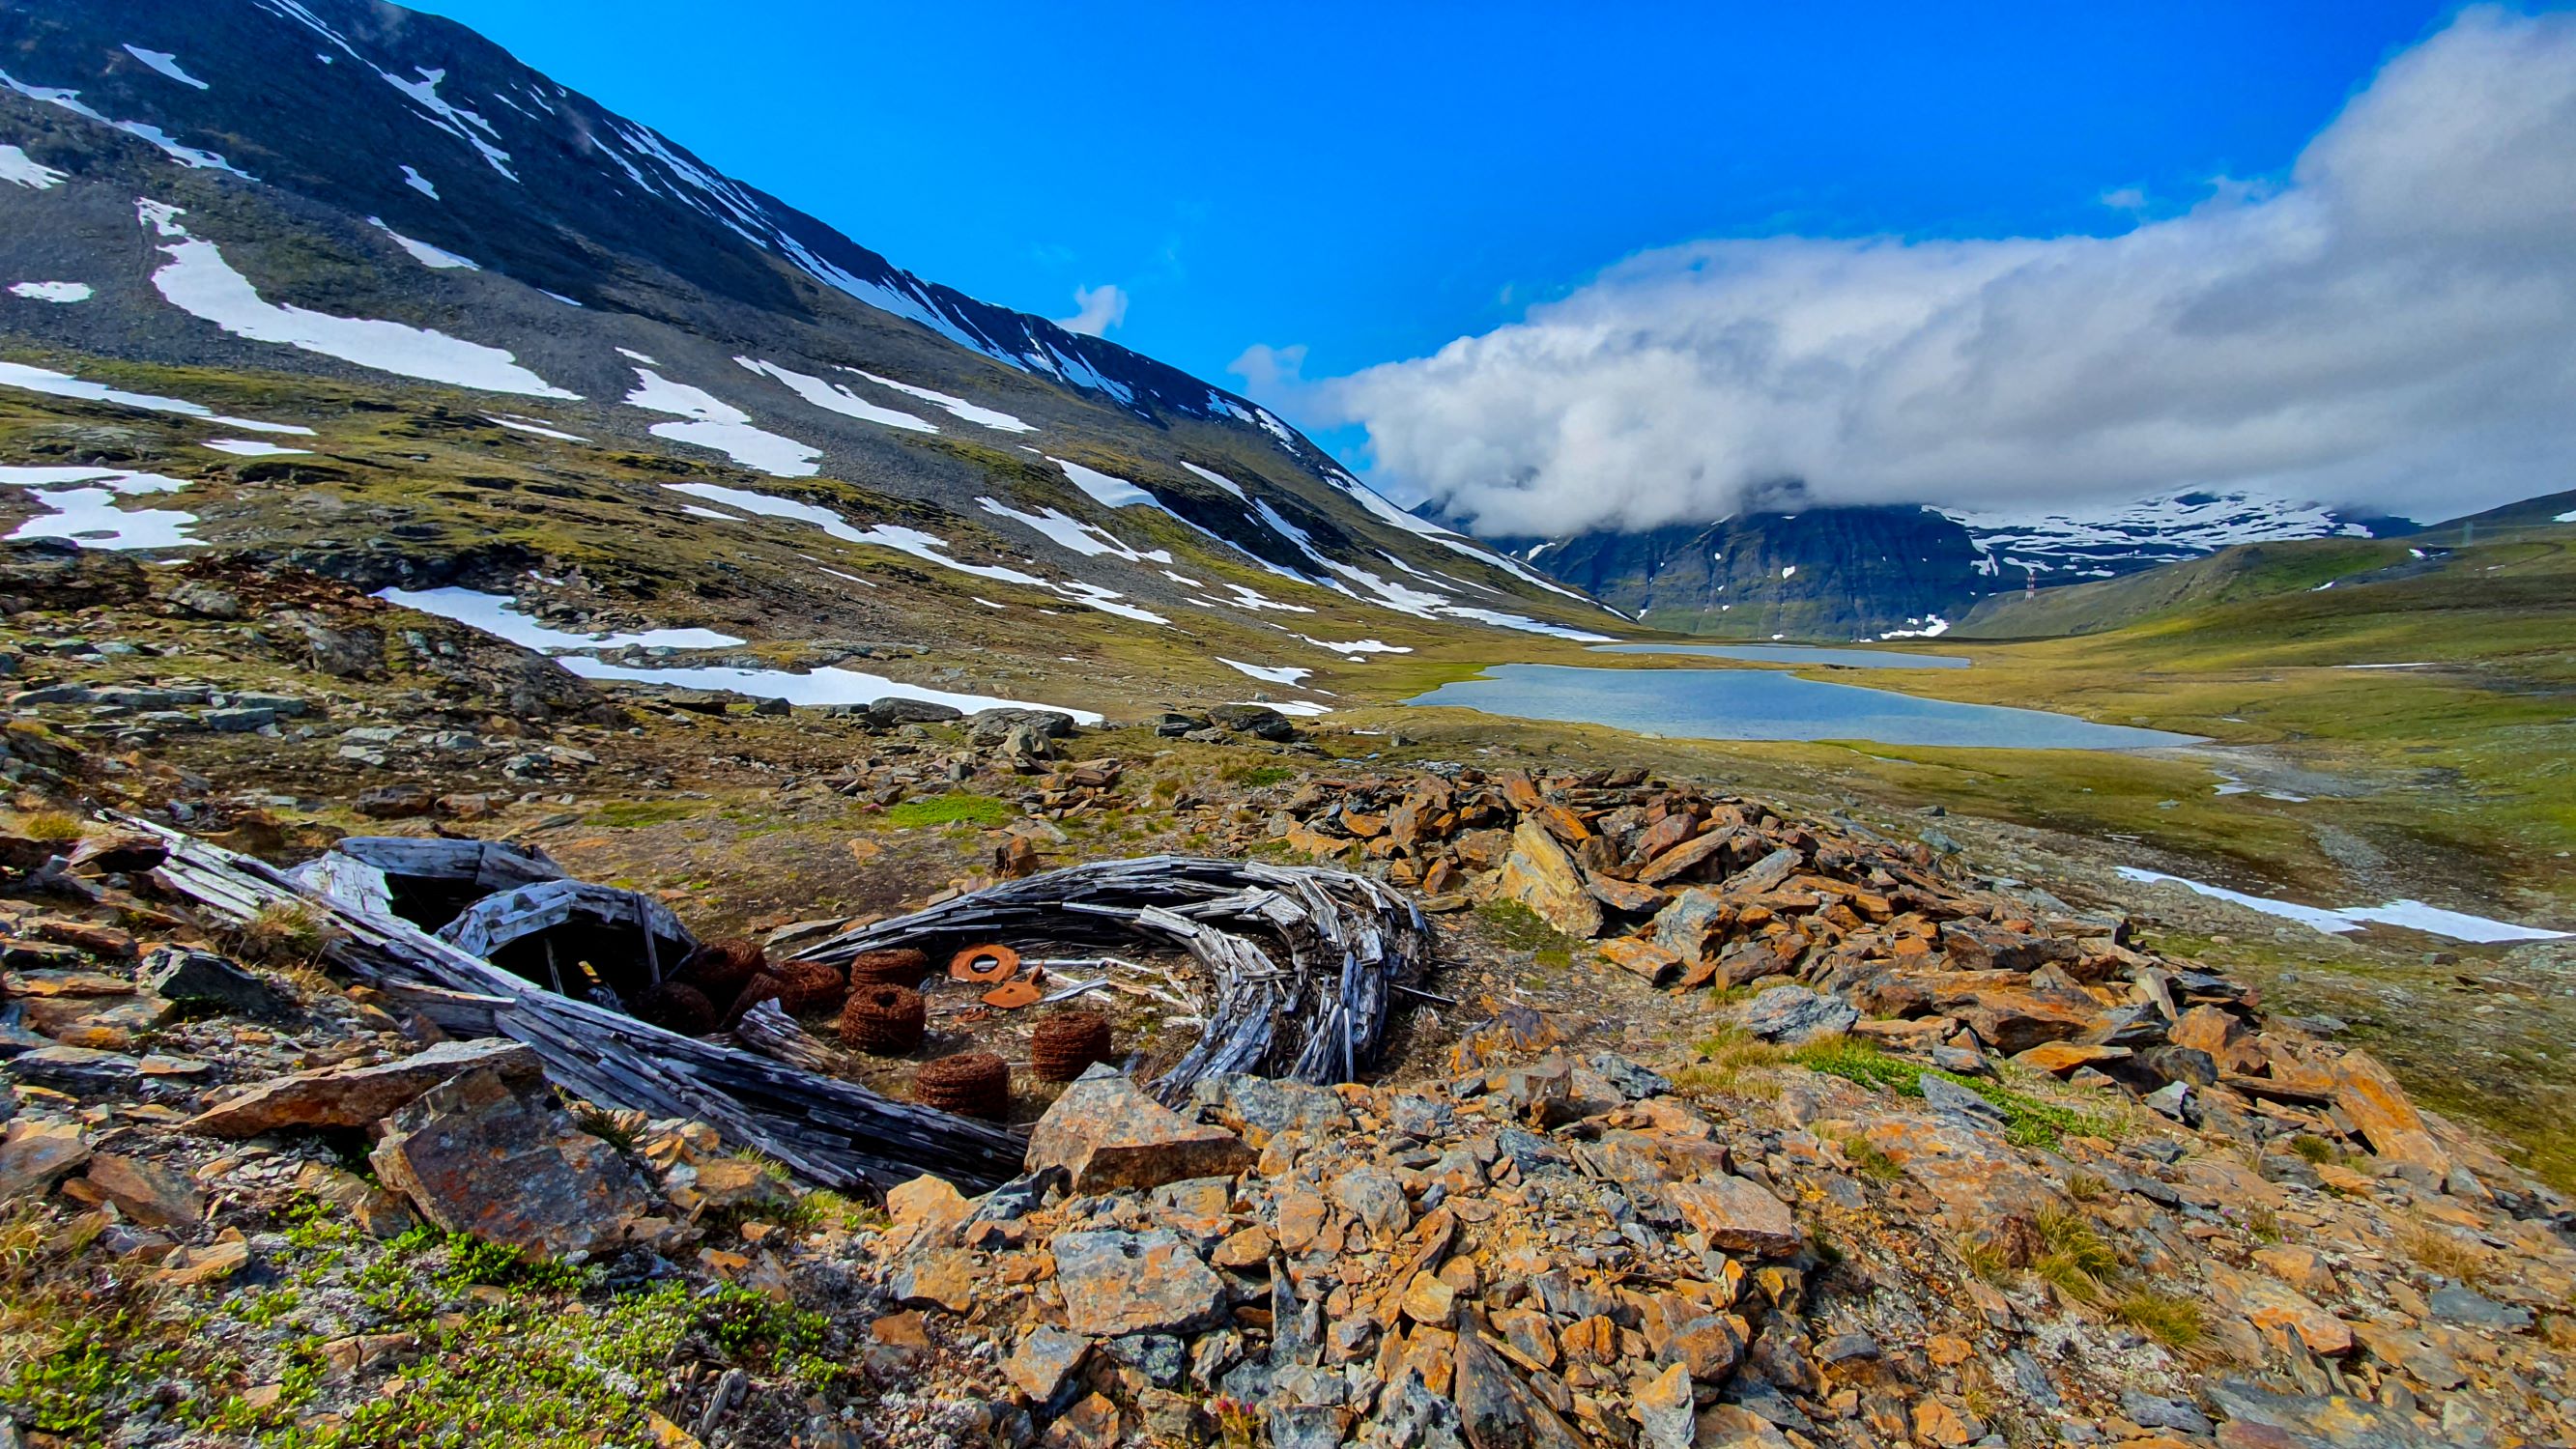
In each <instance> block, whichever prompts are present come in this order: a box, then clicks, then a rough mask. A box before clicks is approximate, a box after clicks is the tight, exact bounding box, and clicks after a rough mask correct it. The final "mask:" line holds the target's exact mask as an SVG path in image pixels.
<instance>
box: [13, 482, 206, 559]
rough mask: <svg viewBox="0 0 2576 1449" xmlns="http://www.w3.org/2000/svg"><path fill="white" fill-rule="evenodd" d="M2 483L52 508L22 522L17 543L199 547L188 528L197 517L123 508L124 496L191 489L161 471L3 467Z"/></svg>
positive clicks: (169, 510) (173, 511) (15, 534)
mask: <svg viewBox="0 0 2576 1449" xmlns="http://www.w3.org/2000/svg"><path fill="white" fill-rule="evenodd" d="M0 484H5V485H7V486H9V487H13V488H23V489H25V490H27V498H28V501H30V502H32V503H35V504H37V505H39V506H40V507H43V508H45V509H47V510H49V511H48V512H46V513H43V514H39V515H38V516H36V517H34V518H30V519H28V520H27V521H26V522H24V523H21V524H19V525H18V527H17V528H16V529H15V530H14V531H12V532H11V533H10V535H9V536H10V537H11V538H13V539H23V538H65V539H69V540H71V541H72V542H73V543H76V544H78V545H79V546H81V547H82V548H100V549H131V548H194V547H196V546H197V540H195V539H193V538H190V537H188V525H190V524H192V523H195V522H196V521H197V515H195V514H193V513H183V512H181V511H179V510H178V509H175V508H137V509H123V508H119V507H117V506H116V500H117V499H119V498H131V497H136V496H139V495H142V494H150V493H176V492H178V491H179V490H180V489H182V488H185V487H187V486H188V485H187V484H186V483H184V482H182V481H181V480H179V479H176V478H165V477H163V476H161V475H160V474H158V473H126V472H120V471H118V470H116V469H113V468H0Z"/></svg>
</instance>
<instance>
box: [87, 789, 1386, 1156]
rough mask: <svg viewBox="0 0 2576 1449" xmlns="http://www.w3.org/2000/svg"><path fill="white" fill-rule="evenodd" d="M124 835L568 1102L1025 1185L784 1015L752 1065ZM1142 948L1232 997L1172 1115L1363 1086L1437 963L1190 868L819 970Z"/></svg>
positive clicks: (875, 939) (1293, 891)
mask: <svg viewBox="0 0 2576 1449" xmlns="http://www.w3.org/2000/svg"><path fill="white" fill-rule="evenodd" d="M119 823H121V824H125V825H129V826H131V827H133V828H136V829H140V830H146V831H149V832H151V833H152V834H154V835H156V836H159V837H160V838H162V839H163V840H166V841H167V842H168V843H169V846H170V857H169V859H168V860H167V861H166V862H164V863H163V864H162V866H161V867H160V868H159V869H158V870H157V871H155V872H154V879H155V880H156V881H157V882H158V883H159V884H160V885H161V886H162V887H163V888H164V889H165V890H167V891H168V892H170V893H171V894H173V895H175V896H178V897H181V898H184V899H186V900H189V901H192V902H194V903H196V904H197V905H198V906H200V907H202V908H204V909H205V910H206V911H207V912H208V913H210V914H211V915H212V916H213V917H215V918H216V919H217V921H218V922H220V923H222V924H228V925H234V926H238V925H240V924H242V923H244V922H247V921H248V920H250V918H252V917H253V916H255V915H257V914H258V913H259V912H260V910H261V909H262V908H264V907H268V906H272V905H275V904H278V903H281V902H294V903H299V904H301V905H304V906H306V907H308V908H310V909H312V910H315V911H317V912H318V913H320V914H322V915H323V916H325V917H326V918H327V919H328V922H329V925H330V927H331V931H330V944H329V945H328V946H327V947H326V948H325V950H324V956H325V958H326V959H327V960H328V961H329V962H330V963H331V964H333V965H335V966H337V967H339V968H340V969H341V970H344V971H346V972H347V973H349V974H350V975H351V976H353V977H355V978H357V979H358V980H360V981H362V982H365V983H367V984H369V985H372V986H375V987H377V988H379V989H381V990H383V991H384V992H385V993H386V994H387V995H388V996H389V997H391V998H393V999H394V1000H395V1001H396V1002H397V1003H399V1004H400V1005H402V1006H404V1007H406V1008H407V1009H410V1010H413V1011H417V1012H419V1013H420V1014H421V1015H422V1016H424V1017H425V1018H427V1019H428V1020H430V1021H432V1022H434V1023H436V1024H437V1026H438V1027H439V1028H440V1029H441V1030H442V1031H445V1032H448V1033H449V1034H451V1035H455V1036H468V1037H470V1036H492V1035H500V1036H508V1037H511V1038H514V1039H516V1040H519V1041H523V1042H526V1043H527V1044H528V1045H529V1046H530V1047H532V1048H534V1049H535V1051H536V1052H537V1054H538V1056H539V1057H540V1058H542V1059H543V1060H544V1062H545V1065H546V1071H547V1075H548V1076H549V1077H550V1078H551V1079H552V1080H553V1081H555V1082H556V1083H557V1084H558V1085H559V1086H561V1087H562V1088H564V1089H565V1090H566V1091H569V1092H572V1093H574V1094H575V1095H577V1096H580V1097H582V1098H585V1099H587V1100H589V1101H593V1102H596V1103H599V1104H601V1105H603V1106H609V1107H618V1108H628V1109H633V1110H637V1111H642V1112H646V1113H648V1114H651V1115H653V1116H657V1117H688V1118H695V1119H697V1120H700V1121H703V1122H706V1123H707V1124H709V1125H710V1126H713V1127H714V1128H716V1130H718V1131H719V1132H721V1133H723V1134H724V1135H725V1136H726V1137H727V1138H728V1139H730V1140H733V1141H737V1142H741V1143H744V1144H747V1145H749V1146H752V1147H756V1148H758V1149H759V1150H761V1151H762V1152H765V1153H767V1154H769V1155H770V1156H772V1157H775V1158H777V1159H779V1160H780V1161H782V1162H785V1163H787V1164H788V1165H789V1166H791V1167H793V1168H795V1169H796V1170H797V1171H798V1172H799V1173H801V1174H803V1175H805V1176H806V1177H808V1178H811V1179H813V1180H814V1181H817V1182H820V1183H824V1184H827V1185H830V1186H833V1187H838V1188H842V1189H845V1190H872V1191H882V1190H883V1189H884V1188H886V1187H890V1186H892V1185H894V1184H897V1183H900V1182H904V1181H907V1180H909V1179H910V1178H912V1177H915V1176H918V1175H920V1174H923V1173H935V1174H937V1175H939V1176H941V1177H945V1178H947V1179H949V1180H950V1181H952V1182H955V1183H957V1184H958V1185H959V1186H961V1187H964V1188H967V1189H969V1190H980V1189H983V1188H987V1187H991V1186H993V1185H996V1184H998V1183H1001V1182H1003V1181H1006V1180H1008V1179H1009V1178H1011V1177H1012V1176H1014V1175H1016V1174H1017V1173H1018V1172H1019V1170H1020V1165H1021V1158H1022V1154H1023V1144H1022V1142H1021V1140H1020V1138H1018V1137H1017V1136H1015V1135H1013V1134H1012V1133H1011V1132H1009V1131H1007V1130H1005V1129H1003V1128H1001V1127H997V1126H994V1125H992V1124H990V1123H986V1122H979V1121H976V1120H973V1119H971V1118H967V1117H961V1116H958V1115H955V1114H953V1113H948V1112H942V1111H938V1110H935V1109H933V1108H929V1107H925V1106H921V1105H918V1104H915V1103H910V1102H899V1101H896V1100H893V1099H892V1098H888V1097H885V1096H881V1095H879V1094H878V1093H875V1092H872V1091H869V1090H868V1089H867V1088H865V1087H862V1086H859V1085H858V1084H856V1083H854V1082H849V1081H845V1080H842V1079H841V1078H840V1077H839V1076H837V1075H835V1074H834V1073H835V1068H836V1064H837V1063H838V1062H839V1056H838V1054H837V1053H836V1052H835V1051H834V1050H833V1049H831V1048H829V1047H827V1046H825V1045H824V1044H823V1043H821V1042H819V1041H817V1040H815V1039H814V1038H813V1037H811V1036H810V1035H808V1034H806V1033H805V1032H804V1031H803V1030H802V1029H801V1028H799V1027H798V1026H797V1025H796V1023H795V1022H794V1021H793V1020H791V1019H789V1018H787V1017H786V1016H785V1015H783V1014H781V1013H778V1012H775V1011H772V1010H767V1009H763V1010H756V1011H755V1012H753V1013H752V1014H751V1015H750V1016H748V1017H746V1019H745V1020H744V1022H743V1024H742V1028H741V1031H740V1036H741V1038H742V1040H743V1041H744V1042H745V1044H746V1045H747V1046H750V1047H752V1048H754V1049H753V1050H744V1049H742V1048H738V1047H734V1046H728V1045H724V1044H722V1043H720V1042H716V1041H709V1040H702V1039H699V1038H695V1037H687V1036H681V1035H678V1034H676V1033H673V1032H668V1031H664V1030H662V1029H661V1028H659V1027H655V1026H652V1025H649V1024H647V1023H645V1022H642V1021H639V1020H637V1019H635V1018H634V1017H631V1016H627V1015H625V1014H624V1013H622V1012H619V1011H615V1010H612V1009H610V1008H608V1007H606V1006H602V1005H598V1004H595V1003H592V1002H588V1001H582V1000H576V999H574V998H572V997H569V996H566V995H563V994H560V993H558V992H555V991H552V990H549V989H547V988H546V987H545V986H542V985H539V984H537V983H536V982H533V981H530V980H528V979H526V978H524V977H522V976H519V975H517V974H516V973H513V972H511V971H508V970H505V969H503V968H501V967H499V966H496V965H494V964H493V963H492V962H490V961H488V960H486V959H484V958H483V957H481V956H478V955H476V954H474V953H473V952H471V951H468V950H465V949H463V948H461V947H460V946H459V945H456V944H453V943H451V942H449V941H445V940H441V939H439V938H438V937H437V936H435V935H432V934H430V933H429V932H427V931H424V930H423V929H421V928H420V927H419V926H417V925H414V924H413V923H411V922H409V921H406V920H403V919H401V918H400V917H398V916H396V915H393V914H392V913H391V912H390V911H388V910H384V909H378V908H374V903H375V901H376V900H379V899H382V897H380V896H373V895H366V896H358V898H357V900H355V901H353V900H352V896H357V893H354V892H340V893H332V894H328V895H326V894H324V893H323V892H321V891H317V890H315V889H313V888H311V887H310V886H307V885H306V884H305V883H304V882H302V881H299V880H298V879H296V878H295V877H293V876H290V875H289V874H287V873H286V872H283V871H280V870H278V869H276V868H275V867H273V866H270V865H268V864H267V863H265V862H263V861H260V860H257V859H254V858H252V857H249V856H245V855H239V854H236V853H234V852H232V851H229V850H225V849H223V848H221V847H219V846H215V845H211V844H208V843H207V842H205V841H202V840H198V839H196V838H195V837H192V836H189V835H186V834H184V833H181V832H179V831H176V830H171V829H168V828H166V827H163V826H158V825H154V824H152V823H151V822H148V821H143V820H138V819H120V822H119ZM514 883H515V882H514ZM1139 939H1142V940H1145V941H1149V942H1158V943H1162V944H1165V945H1168V946H1173V947H1177V948H1179V949H1180V950H1182V951H1184V952H1186V953H1187V954H1188V955H1189V956H1190V957H1191V958H1192V959H1193V960H1194V961H1196V962H1197V963H1198V964H1199V965H1200V966H1201V967H1202V968H1203V969H1204V970H1205V971H1206V972H1207V973H1208V976H1209V984H1211V985H1212V987H1213V1006H1212V1007H1211V1009H1210V1010H1209V1011H1208V1012H1207V1013H1206V1016H1207V1020H1206V1025H1205V1028H1204V1030H1203V1031H1202V1033H1201V1035H1200V1039H1199V1041H1198V1043H1197V1044H1196V1045H1195V1046H1193V1047H1192V1048H1191V1050H1190V1051H1189V1052H1188V1053H1187V1054H1186V1055H1185V1056H1184V1057H1183V1058H1182V1059H1181V1061H1180V1062H1179V1063H1177V1064H1176V1065H1175V1066H1174V1067H1173V1068H1172V1069H1171V1070H1170V1071H1169V1072H1166V1073H1165V1074H1164V1075H1163V1076H1162V1077H1161V1078H1160V1079H1158V1080H1157V1081H1156V1082H1155V1083H1154V1084H1153V1087H1152V1090H1153V1091H1154V1092H1155V1094H1156V1095H1158V1096H1160V1097H1161V1098H1162V1099H1163V1100H1165V1101H1167V1102H1178V1101H1180V1100H1181V1099H1182V1098H1184V1097H1186V1096H1188V1094H1189V1091H1190V1088H1191V1086H1192V1085H1193V1084H1195V1083H1196V1082H1198V1081H1199V1080H1201V1079H1202V1078H1206V1077H1210V1076H1217V1075H1223V1074H1225V1073H1230V1072H1255V1073H1261V1074H1265V1075H1271V1076H1279V1077H1288V1078H1293V1079H1295V1080H1297V1081H1302V1082H1310V1083H1317V1084H1322V1083H1330V1082H1339V1081H1347V1080H1350V1079H1352V1078H1353V1077H1355V1076H1356V1075H1357V1074H1358V1073H1359V1072H1360V1071H1361V1070H1362V1069H1364V1068H1366V1067H1367V1066H1369V1065H1371V1064H1372V1063H1373V1062H1374V1061H1375V1059H1376V1057H1377V1053H1378V1050H1379V1046H1380V1044H1381V1042H1382V1041H1383V1038H1384V1036H1385V1031H1386V1025H1387V1010H1388V1000H1389V997H1390V995H1391V994H1392V993H1393V992H1394V991H1395V990H1397V989H1399V988H1401V987H1402V986H1403V985H1404V984H1405V983H1407V982H1410V981H1412V980H1414V979H1416V978H1418V977H1419V976H1420V975H1421V974H1422V973H1423V971H1424V970H1425V969H1426V968H1427V967H1428V965H1429V961H1430V938H1429V932H1428V930H1427V928H1426V927H1425V925H1424V922H1423V918H1422V916H1421V913H1420V912H1419V911H1417V910H1416V909H1415V908H1414V907H1413V905H1412V904H1411V903H1410V902H1409V901H1407V900H1406V899H1405V898H1404V897H1402V896H1400V895H1398V894H1397V893H1395V892H1394V891H1392V890H1390V889H1388V888H1387V887H1385V886H1383V885H1380V884H1379V883H1378V882H1376V881H1373V880H1369V879H1367V878H1366V877H1362V876H1356V875H1350V874H1346V873H1344V872H1341V871H1333V870H1320V869H1312V868H1305V867H1292V866H1276V865H1267V864H1262V863H1259V862H1249V861H1218V860H1195V859H1187V858H1182V857H1176V856H1156V857H1151V858H1147V859H1141V860H1124V861H1109V862H1104V863H1101V864H1095V865H1083V866H1075V867H1072V868H1070V869H1066V870H1060V871H1056V872H1053V873H1051V874H1047V875H1041V876H1033V877H1030V878H1028V879H1025V880H1017V881H1011V882H1007V883H1005V884H1003V885H999V886H996V887H993V888H992V889H990V890H984V891H978V892H974V893H972V894H969V895H964V896H960V897H958V898H956V899H954V900H950V901H946V902H943V903H941V904H939V905H937V906H933V907H931V908H930V909H928V910H925V911H921V912H918V913H916V914H914V915H910V916H904V917H900V918H898V919H895V920H890V921H885V922H882V923H879V924H876V925H871V926H867V927H864V928H861V929H857V930H852V931H848V932H845V933H843V934H841V935H838V936H835V937H833V938H831V939H830V940H828V941H826V942H825V943H824V944H822V945H821V946H819V947H816V948H815V949H813V950H811V951H808V952H805V953H803V954H804V956H805V957H806V958H807V959H814V960H822V961H829V962H832V963H834V964H842V963H846V962H847V961H848V960H849V959H850V958H852V957H854V956H856V955H858V954H860V953H861V952H864V951H871V950H879V949H883V948H887V947H894V946H910V945H919V946H923V947H925V948H926V949H929V950H931V951H932V953H933V955H934V956H936V955H938V954H940V953H941V952H943V951H953V950H956V949H958V948H959V947H961V946H964V945H970V944H974V943H978V942H987V941H994V940H1011V941H1018V942H1021V943H1023V944H1024V945H1037V944H1040V943H1043V944H1045V945H1048V946H1064V947H1072V948H1074V949H1077V950H1085V951H1091V952H1100V951H1103V950H1105V949H1106V948H1109V947H1111V946H1114V945H1117V944H1119V943H1122V942H1132V941H1136V940H1139ZM1032 954H1034V953H1032ZM1085 964H1086V965H1098V966H1102V967H1108V968H1111V969H1116V968H1118V967H1123V966H1125V965H1126V964H1127V963H1125V962H1120V961H1116V960H1115V958H1102V959H1098V960H1096V961H1089V962H1086V963H1085ZM1157 994H1159V991H1158V993H1157Z"/></svg>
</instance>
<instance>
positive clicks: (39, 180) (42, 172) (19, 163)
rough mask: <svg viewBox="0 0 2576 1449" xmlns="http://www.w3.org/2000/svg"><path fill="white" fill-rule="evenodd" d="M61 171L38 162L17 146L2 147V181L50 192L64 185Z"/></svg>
mask: <svg viewBox="0 0 2576 1449" xmlns="http://www.w3.org/2000/svg"><path fill="white" fill-rule="evenodd" d="M64 179H65V177H64V174H63V173H62V172H60V171H57V170H55V169H54V168H52V167H51V166H47V165H45V164H44V163H42V162H40V161H38V160H37V159H36V158H34V157H33V156H30V155H28V154H27V153H26V152H24V151H21V150H19V149H18V148H17V147H15V146H0V181H6V182H8V183H9V184H11V185H13V186H24V187H27V188H29V189H31V190H35V191H50V190H52V189H53V188H55V187H57V186H60V185H62V184H63V181H64Z"/></svg>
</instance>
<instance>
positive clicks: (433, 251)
mask: <svg viewBox="0 0 2576 1449" xmlns="http://www.w3.org/2000/svg"><path fill="white" fill-rule="evenodd" d="M367 225H369V226H372V227H374V228H375V229H376V230H378V231H380V232H383V233H384V234H385V235H387V236H389V237H392V238H393V239H394V245H396V246H398V247H401V248H402V249H403V250H404V251H407V252H409V253H411V255H412V260H414V261H416V262H419V263H420V264H421V265H422V266H424V267H434V268H437V269H439V270H442V271H445V270H455V269H460V268H461V269H462V270H465V271H469V272H479V271H481V270H483V268H482V266H481V265H480V264H478V263H475V262H469V261H467V260H466V259H465V258H463V257H460V256H458V255H457V254H456V253H454V252H451V251H449V250H447V249H446V248H444V247H434V246H431V245H430V244H429V243H427V242H425V241H415V240H413V239H412V238H410V237H407V236H404V235H403V234H402V233H401V232H398V231H396V230H394V229H393V228H392V227H389V226H387V225H385V219H384V218H383V217H381V216H371V217H368V218H367Z"/></svg>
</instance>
